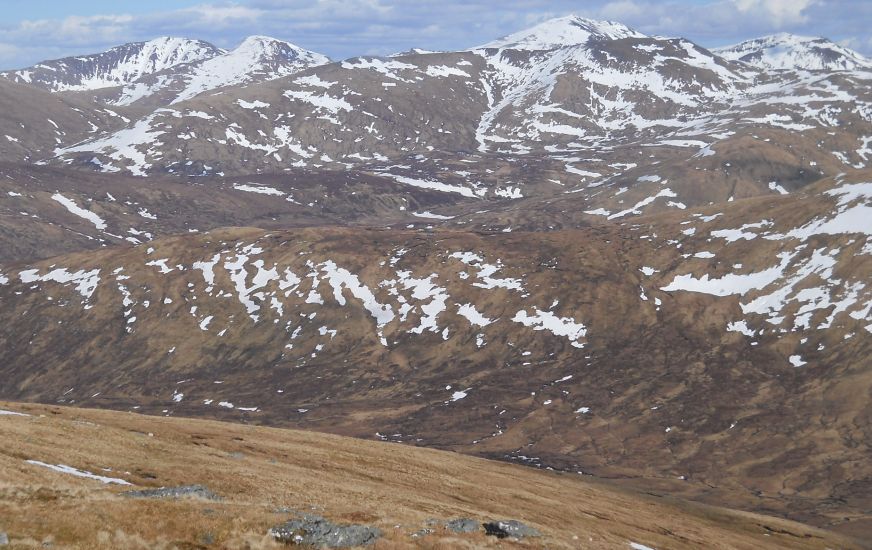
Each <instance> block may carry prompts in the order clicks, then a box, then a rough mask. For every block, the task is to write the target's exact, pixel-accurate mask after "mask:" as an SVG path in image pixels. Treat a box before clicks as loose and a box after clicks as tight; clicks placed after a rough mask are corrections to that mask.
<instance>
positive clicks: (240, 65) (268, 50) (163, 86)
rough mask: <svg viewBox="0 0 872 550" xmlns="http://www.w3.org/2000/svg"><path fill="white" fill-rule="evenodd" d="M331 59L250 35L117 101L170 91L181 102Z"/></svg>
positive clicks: (131, 88)
mask: <svg viewBox="0 0 872 550" xmlns="http://www.w3.org/2000/svg"><path fill="white" fill-rule="evenodd" d="M329 62H330V59H329V58H327V57H326V56H324V55H321V54H319V53H315V52H311V51H309V50H305V49H303V48H300V47H299V46H296V45H294V44H291V43H290V42H285V41H283V40H278V39H275V38H270V37H267V36H250V37H248V38H246V39H245V40H244V41H243V42H242V43H241V44H240V45H239V46H237V47H236V48H234V49H232V50H230V51H227V52H223V53H221V54H220V55H217V56H214V57H212V58H209V59H205V60H202V61H199V62H197V63H191V64H188V65H184V66H181V67H175V68H172V69H169V70H166V71H163V72H160V73H156V74H153V75H150V76H149V77H147V78H143V79H140V80H138V81H136V82H133V83H131V84H130V85H128V86H125V87H124V89H123V90H122V91H121V94H120V96H119V97H118V98H117V99H116V100H115V101H114V103H115V104H117V105H129V104H132V103H134V102H136V101H138V100H140V99H142V98H144V97H148V96H151V95H154V94H156V93H159V92H161V91H166V90H170V91H171V92H172V94H173V95H174V97H173V98H172V100H171V101H170V103H178V102H180V101H184V100H187V99H190V98H192V97H194V96H196V95H198V94H201V93H203V92H206V91H209V90H214V89H217V88H223V87H225V86H235V85H239V84H246V83H249V82H256V81H257V82H262V81H267V80H273V79H276V78H281V77H283V76H288V75H290V74H293V73H296V72H299V71H301V70H304V69H308V68H310V67H314V66H317V65H323V64H325V63H329Z"/></svg>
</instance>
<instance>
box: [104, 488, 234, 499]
mask: <svg viewBox="0 0 872 550" xmlns="http://www.w3.org/2000/svg"><path fill="white" fill-rule="evenodd" d="M121 494H122V495H124V496H126V497H130V498H185V497H193V498H202V499H206V500H221V497H220V496H218V495H216V494H215V493H213V492H212V491H210V490H209V489H208V488H207V487H206V486H205V485H183V486H181V487H160V488H158V489H143V490H141V491H127V492H125V493H121Z"/></svg>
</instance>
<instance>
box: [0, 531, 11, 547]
mask: <svg viewBox="0 0 872 550" xmlns="http://www.w3.org/2000/svg"><path fill="white" fill-rule="evenodd" d="M7 544H9V535H7V534H6V533H0V546H6V545H7Z"/></svg>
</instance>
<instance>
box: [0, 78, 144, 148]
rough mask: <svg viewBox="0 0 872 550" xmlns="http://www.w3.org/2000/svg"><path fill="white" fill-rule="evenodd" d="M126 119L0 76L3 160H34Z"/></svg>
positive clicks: (119, 125)
mask: <svg viewBox="0 0 872 550" xmlns="http://www.w3.org/2000/svg"><path fill="white" fill-rule="evenodd" d="M127 123H130V119H127V118H125V117H124V116H123V115H122V114H120V113H119V112H117V111H115V110H112V109H111V108H107V107H106V106H105V105H102V104H99V103H96V102H93V101H88V100H85V99H81V98H69V97H61V96H59V95H57V94H52V93H49V92H46V91H43V90H39V89H35V88H34V87H32V86H29V85H26V84H16V83H14V82H8V81H6V80H3V79H0V155H2V160H3V161H4V162H13V161H17V162H22V161H24V162H29V163H34V162H37V161H40V160H41V159H42V158H44V155H45V154H46V153H48V152H49V151H54V150H55V149H60V148H62V147H64V146H69V145H72V144H73V143H77V142H80V141H83V140H85V139H87V138H93V137H94V136H96V135H99V133H100V132H106V131H107V130H108V131H114V130H117V129H120V128H123V127H124V125H125V124H127Z"/></svg>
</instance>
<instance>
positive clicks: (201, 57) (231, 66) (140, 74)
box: [0, 36, 330, 106]
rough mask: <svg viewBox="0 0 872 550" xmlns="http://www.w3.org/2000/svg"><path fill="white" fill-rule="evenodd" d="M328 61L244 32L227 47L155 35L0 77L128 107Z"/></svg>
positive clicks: (175, 99) (168, 100) (280, 74)
mask: <svg viewBox="0 0 872 550" xmlns="http://www.w3.org/2000/svg"><path fill="white" fill-rule="evenodd" d="M329 62H330V60H329V59H328V58H327V57H326V56H323V55H321V54H318V53H315V52H311V51H309V50H305V49H303V48H300V47H299V46H296V45H294V44H291V43H290V42H285V41H283V40H278V39H276V38H270V37H267V36H250V37H248V38H246V39H245V40H244V41H243V42H242V43H241V44H240V45H239V46H237V47H236V48H233V49H232V50H223V49H220V48H217V47H215V46H213V45H212V44H209V43H208V42H203V41H200V40H189V39H185V38H157V39H155V40H150V41H148V42H141V43H131V44H125V45H123V46H118V47H116V48H112V49H111V50H109V51H106V52H103V53H99V54H94V55H90V56H83V57H70V58H65V59H59V60H54V61H45V62H42V63H39V64H37V65H34V66H33V67H29V68H26V69H21V70H17V71H9V72H5V73H0V76H2V77H5V78H8V79H10V80H12V81H14V82H17V83H23V84H34V85H37V86H40V87H43V88H45V89H47V90H49V91H52V92H83V93H86V94H87V95H89V96H93V95H97V96H98V97H99V99H101V100H102V101H105V102H108V103H110V104H113V105H120V106H128V105H132V104H134V103H136V102H138V101H140V100H143V99H146V98H149V100H150V102H151V104H152V105H153V106H161V105H165V104H168V103H177V102H179V101H184V100H186V99H190V98H192V97H194V96H196V95H198V94H201V93H203V92H206V91H209V90H214V89H217V88H223V87H225V86H235V85H240V84H246V83H250V82H262V81H266V80H272V79H275V78H281V77H283V76H287V75H290V74H293V73H295V72H298V71H301V70H303V69H307V68H309V67H314V66H317V65H323V64H325V63H329Z"/></svg>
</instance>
